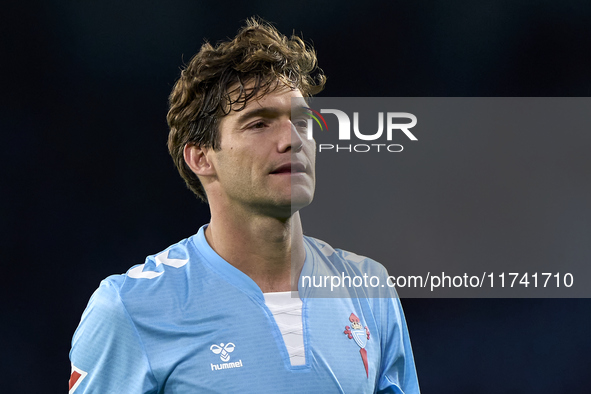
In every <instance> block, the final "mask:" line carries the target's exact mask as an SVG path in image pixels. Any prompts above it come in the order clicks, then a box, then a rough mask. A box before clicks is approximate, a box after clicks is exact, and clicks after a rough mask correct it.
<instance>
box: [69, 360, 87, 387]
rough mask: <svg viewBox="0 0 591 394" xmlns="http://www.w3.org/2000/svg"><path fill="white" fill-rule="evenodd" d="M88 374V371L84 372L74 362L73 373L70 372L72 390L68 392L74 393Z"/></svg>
mask: <svg viewBox="0 0 591 394" xmlns="http://www.w3.org/2000/svg"><path fill="white" fill-rule="evenodd" d="M86 375H88V372H84V371H83V370H81V369H80V368H78V367H76V366H74V364H72V373H71V374H70V391H68V394H72V393H73V392H74V391H76V389H77V388H78V386H80V383H82V381H83V380H84V378H85V377H86Z"/></svg>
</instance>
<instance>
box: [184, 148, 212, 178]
mask: <svg viewBox="0 0 591 394" xmlns="http://www.w3.org/2000/svg"><path fill="white" fill-rule="evenodd" d="M209 150H210V149H207V148H206V149H204V148H201V147H200V146H198V145H195V144H192V143H189V144H187V145H185V148H184V149H183V156H184V158H185V162H186V163H187V165H188V166H189V168H190V169H191V171H193V172H194V173H195V174H196V175H200V176H212V175H215V168H214V166H213V163H212V161H211V159H210V157H209V155H208V153H209Z"/></svg>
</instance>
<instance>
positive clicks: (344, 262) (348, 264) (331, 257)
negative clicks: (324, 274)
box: [304, 236, 388, 276]
mask: <svg viewBox="0 0 591 394" xmlns="http://www.w3.org/2000/svg"><path fill="white" fill-rule="evenodd" d="M304 241H305V244H306V246H307V247H308V250H310V251H311V252H312V253H313V254H314V255H315V257H316V258H319V259H320V260H322V261H324V262H325V263H329V264H331V265H334V266H336V267H337V268H341V269H346V270H347V271H349V270H353V271H355V272H358V273H367V274H372V275H386V276H387V274H388V273H387V271H386V268H385V267H384V266H383V265H382V264H380V263H379V262H377V261H375V260H373V259H371V258H369V257H366V256H362V255H359V254H356V253H353V252H350V251H348V250H344V249H339V248H333V247H332V246H331V245H329V244H328V243H326V242H325V241H322V240H320V239H317V238H313V237H308V236H304Z"/></svg>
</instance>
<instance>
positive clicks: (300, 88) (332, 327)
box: [70, 20, 419, 394]
mask: <svg viewBox="0 0 591 394" xmlns="http://www.w3.org/2000/svg"><path fill="white" fill-rule="evenodd" d="M315 71H316V72H317V73H318V75H317V77H316V79H314V78H312V77H311V75H310V74H311V73H312V72H315ZM324 82H325V78H324V76H323V75H322V72H321V71H320V70H317V67H316V56H315V54H314V52H313V50H311V49H309V48H307V47H306V46H305V44H304V43H303V42H302V41H301V40H300V39H299V38H297V37H292V38H291V39H288V38H287V37H285V36H283V35H281V34H280V33H279V32H277V30H275V29H274V28H273V27H271V26H269V25H267V24H264V23H260V22H257V21H254V20H251V21H249V22H248V25H247V26H246V27H245V28H243V29H242V30H241V31H240V32H239V33H238V35H237V36H236V37H235V38H234V39H233V40H232V41H229V42H225V43H222V44H219V45H218V46H217V47H215V48H214V47H212V46H211V45H209V44H205V45H204V46H203V47H202V49H201V51H200V52H199V53H198V54H197V55H196V56H195V57H194V58H193V59H192V60H191V62H190V63H189V65H188V66H187V68H186V69H185V70H183V72H182V74H181V77H180V79H179V81H177V83H176V85H175V87H174V89H173V92H172V94H171V97H170V111H169V113H168V123H169V126H170V135H169V143H168V146H169V150H170V152H171V155H172V157H173V160H174V161H175V164H176V165H177V167H178V169H179V171H180V173H181V176H182V177H183V178H184V179H185V181H186V183H187V185H188V187H189V188H190V189H191V190H192V191H193V192H195V194H196V195H197V196H199V197H200V198H201V199H203V200H205V201H207V202H208V204H209V207H210V210H211V222H210V223H209V224H208V225H205V226H203V227H202V228H201V229H200V230H199V232H198V233H197V234H196V235H194V236H192V237H190V238H188V239H185V240H183V241H181V242H179V243H177V244H175V245H172V246H171V247H169V248H168V249H166V250H165V251H163V252H161V253H158V254H156V255H154V256H149V257H148V258H147V259H146V262H145V264H142V265H139V266H135V267H133V268H131V269H130V270H129V271H128V272H127V273H126V274H124V275H115V276H111V277H109V278H107V279H106V280H104V281H103V282H102V283H101V286H100V287H99V289H98V290H97V291H96V292H95V294H94V295H93V296H92V298H91V300H90V302H89V305H88V307H87V309H86V311H85V312H84V315H83V317H82V321H81V323H80V326H79V327H78V330H77V331H76V333H75V334H74V339H73V341H72V351H71V353H70V357H71V361H72V377H71V379H70V392H71V393H72V392H76V393H78V392H100V393H201V392H207V393H209V392H220V393H221V392H223V393H234V392H248V393H250V392H252V393H287V392H298V393H302V392H303V393H339V392H345V393H366V392H384V393H386V392H388V393H406V394H409V393H418V392H419V389H418V382H417V377H416V372H415V368H414V361H413V357H412V350H411V347H410V342H409V338H408V333H407V329H406V324H405V321H404V316H403V314H402V309H401V307H400V303H399V300H398V299H397V298H367V297H364V294H360V291H361V290H356V292H355V294H353V295H354V296H355V298H345V297H342V298H314V292H313V291H311V290H310V289H306V288H305V286H303V284H302V281H301V279H300V276H303V275H304V274H306V275H324V274H334V275H340V274H342V273H347V274H349V275H352V276H353V275H357V276H361V275H363V274H364V273H370V274H375V275H379V276H380V277H381V278H384V280H385V278H386V277H387V274H386V273H385V270H384V268H383V267H382V266H381V265H379V264H378V263H376V262H373V261H371V260H369V259H367V258H361V257H360V256H356V255H353V254H350V253H348V252H344V251H341V250H335V249H332V248H331V247H330V246H328V245H327V244H325V243H323V242H321V241H318V240H315V239H313V238H309V237H304V236H303V232H302V226H301V221H300V216H299V213H298V211H299V209H301V208H303V207H305V206H306V205H308V204H309V203H310V202H311V201H312V197H313V194H314V186H315V149H316V147H315V142H314V141H313V140H309V139H307V138H306V125H307V115H306V112H307V111H306V101H305V98H307V97H310V96H311V95H313V94H315V93H317V92H318V91H320V90H322V88H323V86H324ZM292 106H293V109H292ZM291 290H294V291H299V293H296V294H299V295H300V297H301V298H300V297H295V298H291V297H290V295H291ZM365 295H367V294H365ZM302 298H303V299H302Z"/></svg>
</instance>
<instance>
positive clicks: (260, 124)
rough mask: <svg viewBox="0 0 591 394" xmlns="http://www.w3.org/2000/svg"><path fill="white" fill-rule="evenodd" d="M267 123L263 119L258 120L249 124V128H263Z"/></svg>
mask: <svg viewBox="0 0 591 394" xmlns="http://www.w3.org/2000/svg"><path fill="white" fill-rule="evenodd" d="M266 126H267V124H266V123H265V122H263V121H262V120H258V121H256V122H254V123H252V124H251V125H250V126H248V128H249V129H262V128H264V127H266Z"/></svg>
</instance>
